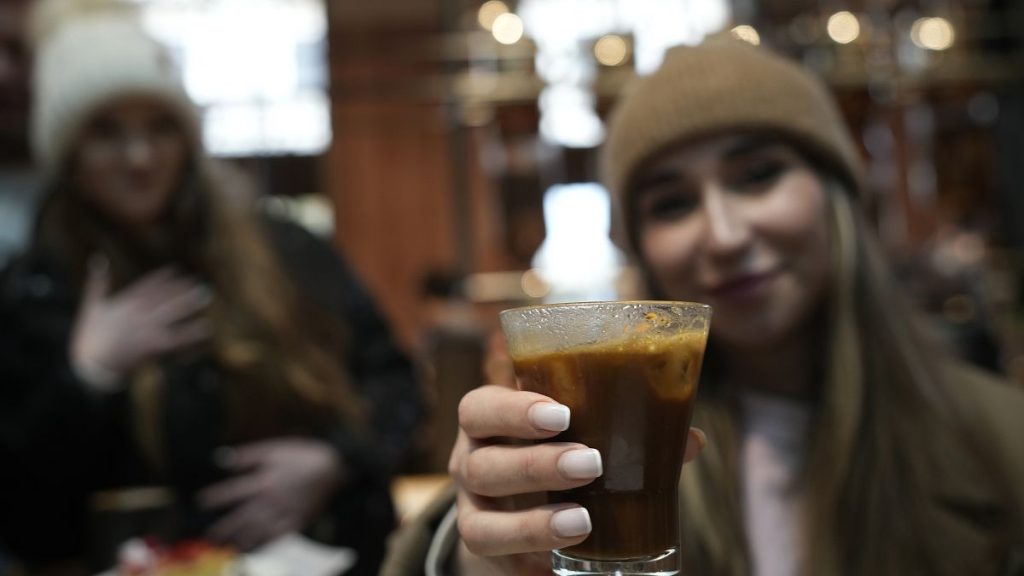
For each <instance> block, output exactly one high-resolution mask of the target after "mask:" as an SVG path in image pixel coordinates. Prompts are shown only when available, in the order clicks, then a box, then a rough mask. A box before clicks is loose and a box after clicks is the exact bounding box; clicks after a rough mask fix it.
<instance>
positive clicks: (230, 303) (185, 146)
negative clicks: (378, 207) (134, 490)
mask: <svg viewBox="0 0 1024 576" xmlns="http://www.w3.org/2000/svg"><path fill="white" fill-rule="evenodd" d="M35 25H36V29H35V34H36V41H37V51H36V69H35V72H36V75H35V86H34V87H35V92H34V98H35V102H34V111H33V125H32V129H33V138H34V146H35V151H36V154H37V157H38V160H39V161H40V163H41V165H42V167H43V168H44V169H45V170H46V173H47V175H48V177H49V184H50V187H51V191H50V194H49V195H48V197H47V199H46V201H45V203H44V205H43V206H42V208H41V211H40V214H39V216H38V222H37V226H36V229H35V235H34V239H33V243H32V245H31V248H30V249H29V250H28V252H27V253H26V254H25V255H24V256H22V257H20V258H18V259H16V260H14V261H13V262H12V263H11V264H10V265H9V267H8V268H7V269H6V270H5V271H4V272H3V275H2V277H0V321H2V324H3V330H2V334H0V354H2V357H0V374H2V376H0V450H2V455H3V457H4V458H5V462H6V471H5V473H4V474H3V476H4V479H3V486H2V488H3V490H0V501H2V502H3V507H2V508H0V529H2V531H0V535H2V536H0V538H2V539H3V540H2V541H4V542H6V544H7V546H8V547H9V549H10V550H11V551H12V552H13V553H15V554H16V555H18V556H19V557H21V558H22V559H23V560H24V561H26V562H27V563H29V564H31V565H44V564H46V563H47V562H49V561H53V560H61V559H66V558H73V557H76V556H80V555H81V554H83V551H84V548H85V546H86V542H85V537H86V535H87V533H88V531H89V530H90V528H89V527H88V526H87V524H86V521H85V517H86V508H87V506H86V501H87V498H88V495H89V494H90V493H91V492H93V491H95V490H100V489H113V488H119V487H125V486H143V485H167V486H169V487H171V488H173V490H174V492H175V496H176V500H177V507H176V512H177V514H178V516H179V524H178V526H177V528H178V535H180V536H191V537H195V536H201V535H205V536H206V537H209V538H211V539H213V540H216V541H219V542H225V543H229V544H233V545H235V546H238V547H240V548H242V549H249V548H252V547H254V546H258V545H260V544H263V543H265V542H267V541H269V540H272V539H274V538H275V537H277V536H280V535H283V534H285V533H287V532H291V531H302V530H311V531H312V532H313V533H315V534H317V535H320V536H321V537H323V538H325V539H327V540H328V541H329V542H331V543H333V544H338V545H342V546H348V547H354V548H355V549H356V551H357V553H358V554H359V569H358V570H357V573H361V574H373V573H375V572H376V568H377V565H378V563H379V561H380V557H381V555H382V553H383V545H384V538H385V536H386V535H387V534H388V532H389V531H390V529H391V528H392V526H393V510H392V506H391V502H390V497H389V492H388V477H389V474H390V473H391V472H392V471H393V470H394V469H395V468H396V467H397V466H398V464H399V461H400V459H401V455H402V452H403V450H404V448H405V445H406V443H407V440H408V437H409V436H410V435H411V433H412V428H413V427H414V425H415V424H416V421H417V419H418V415H419V410H420V408H419V403H418V402H419V401H418V394H417V387H416V384H415V381H414V379H413V376H412V370H411V367H410V364H409V362H408V361H407V359H406V358H405V357H404V356H403V355H402V354H401V353H400V352H399V351H398V350H397V349H396V347H395V346H394V344H393V343H392V341H391V339H390V335H389V330H388V328H387V326H386V325H385V324H384V322H383V321H382V319H381V318H380V317H379V315H378V314H377V313H376V312H375V309H374V307H373V304H372V302H371V300H370V298H369V297H368V295H367V294H366V293H365V292H364V291H363V290H362V288H360V286H359V284H358V283H357V281H356V279H355V278H354V277H353V276H352V274H351V273H350V272H349V271H348V270H347V268H346V267H345V265H344V264H343V263H342V262H341V260H340V259H339V258H338V256H337V255H336V254H335V253H334V252H333V251H332V250H331V249H330V248H329V247H327V246H326V245H324V244H323V243H321V242H320V241H318V240H316V239H315V238H314V237H313V236H311V235H310V234H309V233H307V232H305V231H304V230H301V229H299V228H297V227H296V226H293V225H290V224H286V223H284V222H280V221H275V220H272V219H269V218H266V217H257V216H256V215H255V214H253V213H250V210H249V207H247V206H245V205H244V203H242V202H241V201H240V199H241V198H243V197H244V196H245V193H244V191H243V190H241V188H240V186H239V185H238V184H237V182H238V181H239V180H238V179H237V178H231V177H230V176H229V175H228V173H227V172H226V171H225V170H224V169H223V168H219V167H218V166H217V165H216V164H215V163H214V162H212V161H211V160H210V159H209V158H208V157H206V156H205V155H204V153H203V149H202V146H201V142H200V124H199V122H198V119H197V116H196V111H195V109H194V107H193V105H192V103H191V102H190V101H189V99H188V97H187V96H186V94H185V92H184V90H183V88H182V85H181V83H180V79H179V78H178V76H177V74H176V72H175V70H174V68H173V65H172V63H171V61H170V60H169V59H168V57H167V54H166V53H165V52H164V50H163V49H162V47H160V46H159V45H158V44H157V43H156V42H155V41H153V40H152V39H151V38H150V37H148V36H147V35H146V34H145V32H144V31H143V30H142V28H141V25H140V23H139V21H138V18H137V14H135V12H134V11H133V10H132V8H130V7H129V6H128V5H122V4H120V3H116V2H113V1H107V2H98V1H95V0H93V1H88V0H82V1H75V2H68V1H60V0H57V1H52V2H44V3H43V4H42V5H41V6H40V7H39V9H38V11H37V19H36V22H35Z"/></svg>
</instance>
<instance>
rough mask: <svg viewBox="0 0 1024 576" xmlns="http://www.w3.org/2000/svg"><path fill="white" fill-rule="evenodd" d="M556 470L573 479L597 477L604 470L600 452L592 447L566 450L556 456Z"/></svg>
mask: <svg viewBox="0 0 1024 576" xmlns="http://www.w3.org/2000/svg"><path fill="white" fill-rule="evenodd" d="M558 471H559V472H561V473H562V476H565V477H566V478H571V479H573V480H584V479H589V478H597V477H598V476H600V475H601V473H602V472H603V471H604V470H603V468H602V466H601V453H600V452H598V451H597V450H594V449H593V448H585V449H582V450H572V451H571V452H566V453H565V454H562V455H561V456H560V457H559V458H558Z"/></svg>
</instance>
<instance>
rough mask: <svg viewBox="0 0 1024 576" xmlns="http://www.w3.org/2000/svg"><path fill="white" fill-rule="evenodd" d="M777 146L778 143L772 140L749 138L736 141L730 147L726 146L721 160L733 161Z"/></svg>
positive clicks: (756, 137)
mask: <svg viewBox="0 0 1024 576" xmlns="http://www.w3.org/2000/svg"><path fill="white" fill-rule="evenodd" d="M779 145H780V144H779V142H778V141H777V140H775V139H773V138H767V137H764V136H750V137H747V138H742V139H740V140H737V141H736V142H734V143H733V144H732V145H730V146H728V147H727V148H726V149H725V150H724V151H723V152H722V158H723V159H725V160H734V159H736V158H740V157H743V156H747V155H750V154H756V153H758V152H761V151H763V150H765V149H771V148H775V147H776V146H779Z"/></svg>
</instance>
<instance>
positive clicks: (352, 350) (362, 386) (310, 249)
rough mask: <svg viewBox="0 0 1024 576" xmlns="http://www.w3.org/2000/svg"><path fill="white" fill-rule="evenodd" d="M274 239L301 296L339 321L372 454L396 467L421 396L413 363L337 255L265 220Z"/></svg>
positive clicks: (407, 443) (419, 408)
mask: <svg viewBox="0 0 1024 576" xmlns="http://www.w3.org/2000/svg"><path fill="white" fill-rule="evenodd" d="M267 229H268V231H269V233H270V237H271V240H272V243H273V244H274V246H275V248H276V250H277V251H278V253H279V255H280V256H281V258H282V260H283V261H284V262H285V266H286V269H287V271H288V272H289V273H290V274H291V277H292V278H293V279H294V280H295V282H296V284H297V286H298V288H299V289H300V290H301V292H302V293H303V294H304V295H307V296H308V297H309V298H311V299H312V300H313V301H314V302H315V303H316V304H317V305H319V306H320V307H321V308H323V309H324V310H325V311H327V312H328V313H330V314H332V315H333V316H335V317H336V318H337V319H338V321H340V322H343V323H344V325H345V327H346V332H347V334H348V339H347V341H348V342H347V347H348V349H347V350H345V351H342V352H340V353H341V354H343V356H344V358H345V359H346V360H347V362H348V366H347V369H348V372H349V374H350V375H351V377H352V381H353V384H354V385H355V387H356V389H357V390H358V391H359V392H360V393H361V394H362V395H363V397H364V398H365V399H366V400H367V402H368V403H369V405H370V408H371V420H370V421H371V425H372V428H373V431H374V433H375V436H376V437H375V438H374V442H373V451H374V452H375V454H374V457H375V458H377V459H378V460H380V461H381V462H383V463H384V465H385V466H386V467H387V468H388V469H389V470H390V471H392V472H394V471H396V470H398V469H400V467H401V465H402V463H403V461H404V459H405V457H406V454H407V451H408V449H409V446H410V444H411V440H412V438H413V434H414V433H415V429H416V427H417V426H418V425H419V423H420V420H421V419H422V416H423V400H422V396H421V391H420V386H419V383H418V381H417V379H416V376H415V371H414V369H413V365H412V363H411V362H410V361H409V358H408V357H407V356H406V355H405V353H403V352H402V350H401V349H400V348H399V347H398V345H397V344H396V342H395V341H394V339H393V337H392V334H391V329H390V327H389V325H388V323H387V322H386V321H385V319H384V317H383V316H382V315H381V313H380V312H379V310H378V308H377V305H376V304H375V302H374V300H373V298H372V297H371V295H370V294H369V293H368V292H367V291H366V289H365V288H364V287H363V285H362V283H361V282H360V281H359V279H358V278H357V277H356V275H355V273H354V272H353V271H352V270H351V268H350V267H349V266H348V264H347V263H346V262H345V261H344V260H343V258H342V257H341V255H340V254H339V253H338V252H337V251H335V250H334V249H333V248H332V247H331V246H330V245H329V244H327V243H326V242H324V241H322V240H320V239H318V238H317V237H315V236H313V235H312V234H310V233H309V232H308V231H306V230H304V229H302V228H300V227H298V226H296V225H294V224H290V223H286V222H282V221H280V220H272V219H267Z"/></svg>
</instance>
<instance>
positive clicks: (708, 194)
mask: <svg viewBox="0 0 1024 576" xmlns="http://www.w3.org/2000/svg"><path fill="white" fill-rule="evenodd" d="M704 219H705V240H706V246H707V250H708V253H709V254H710V255H712V256H714V257H718V258H730V257H733V256H737V255H739V254H742V253H743V251H744V250H745V249H746V248H747V246H748V245H749V244H750V240H751V230H750V225H749V222H748V221H747V218H746V215H745V214H744V213H743V210H742V207H741V206H740V205H739V202H737V201H736V198H734V197H733V196H732V195H731V194H729V193H728V192H727V191H725V190H722V189H720V188H711V189H709V190H706V191H705V196H704Z"/></svg>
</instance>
